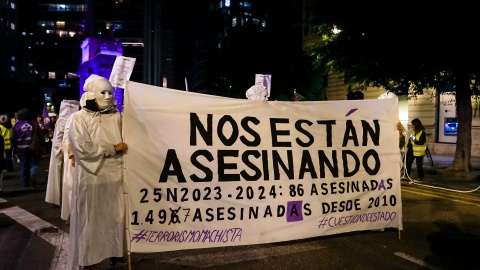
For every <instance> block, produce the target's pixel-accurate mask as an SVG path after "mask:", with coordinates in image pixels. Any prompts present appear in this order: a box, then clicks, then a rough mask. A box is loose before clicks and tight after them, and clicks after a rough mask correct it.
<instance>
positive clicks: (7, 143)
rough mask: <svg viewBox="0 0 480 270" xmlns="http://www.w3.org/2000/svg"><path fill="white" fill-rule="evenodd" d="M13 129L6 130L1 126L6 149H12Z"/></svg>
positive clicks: (0, 131)
mask: <svg viewBox="0 0 480 270" xmlns="http://www.w3.org/2000/svg"><path fill="white" fill-rule="evenodd" d="M12 132H13V128H6V127H4V126H2V125H0V133H1V134H2V137H3V141H4V142H5V149H10V148H12V145H11V144H10V137H12Z"/></svg>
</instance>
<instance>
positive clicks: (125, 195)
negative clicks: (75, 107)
mask: <svg viewBox="0 0 480 270" xmlns="http://www.w3.org/2000/svg"><path fill="white" fill-rule="evenodd" d="M116 89H117V88H116V87H115V93H116V92H117V91H116ZM124 90H125V102H124V104H125V103H127V108H128V105H130V104H128V102H129V101H130V99H129V98H128V94H129V92H128V81H127V82H126V83H125V89H124ZM124 112H125V111H123V113H124ZM125 130H126V129H125V125H124V122H123V121H122V138H123V141H124V142H126V137H125ZM127 151H128V150H127ZM125 154H126V153H124V154H123V156H122V158H123V170H122V173H123V190H124V200H125V201H124V203H125V231H126V232H125V236H126V238H127V239H126V241H127V262H128V270H132V260H131V250H132V246H131V242H130V215H129V214H128V213H129V212H130V211H129V207H130V204H129V202H128V200H129V199H128V189H127V185H126V181H127V179H126V175H127V173H126V172H127V162H126V158H125Z"/></svg>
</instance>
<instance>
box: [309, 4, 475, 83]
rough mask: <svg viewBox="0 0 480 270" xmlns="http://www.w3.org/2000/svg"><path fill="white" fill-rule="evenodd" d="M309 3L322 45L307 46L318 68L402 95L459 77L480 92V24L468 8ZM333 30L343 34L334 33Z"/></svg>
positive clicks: (311, 19) (310, 16) (473, 11)
mask: <svg viewBox="0 0 480 270" xmlns="http://www.w3.org/2000/svg"><path fill="white" fill-rule="evenodd" d="M306 2H307V8H306V10H308V11H309V16H308V19H309V21H308V23H309V24H311V25H313V26H314V27H312V31H313V32H315V33H316V34H317V35H319V36H322V40H323V42H321V43H320V44H308V46H307V51H308V53H309V54H310V55H311V56H312V57H314V58H315V62H314V63H315V65H316V67H317V68H320V69H322V68H328V69H330V70H333V71H341V72H345V74H346V79H347V82H350V83H353V82H356V83H364V84H371V85H373V86H383V87H385V88H386V89H388V90H392V91H397V92H398V91H407V90H408V89H410V90H414V91H421V90H422V89H424V88H427V87H436V88H438V87H441V86H443V85H445V84H447V83H452V84H454V83H455V77H458V74H459V73H467V74H468V75H469V76H470V80H471V81H473V82H474V83H472V84H471V85H470V86H471V90H473V89H477V91H478V89H479V82H480V80H476V81H474V80H475V78H478V76H479V74H480V47H479V46H478V45H480V44H479V43H480V42H479V41H480V31H479V29H480V21H479V20H478V19H477V16H476V11H475V10H474V9H472V8H468V5H465V4H462V5H460V4H459V3H458V4H457V3H451V2H448V3H440V2H436V3H435V4H430V3H422V2H421V1H420V2H419V1H406V2H405V1H402V2H398V3H389V4H388V5H387V4H386V3H385V2H380V1H367V2H365V1H357V2H346V1H330V0H328V1H319V0H310V1H306ZM456 14H458V15H457V16H456ZM460 14H461V15H460ZM334 27H336V28H337V29H339V30H341V32H339V33H337V34H334V33H333V32H332V30H333V29H334ZM454 86H455V84H454ZM457 90H458V89H457ZM463 90H468V89H463ZM463 90H462V91H463Z"/></svg>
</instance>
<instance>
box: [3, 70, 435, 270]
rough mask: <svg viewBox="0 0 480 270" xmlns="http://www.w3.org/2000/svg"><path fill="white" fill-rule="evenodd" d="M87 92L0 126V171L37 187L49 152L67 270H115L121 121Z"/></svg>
mask: <svg viewBox="0 0 480 270" xmlns="http://www.w3.org/2000/svg"><path fill="white" fill-rule="evenodd" d="M84 90H85V93H84V94H83V95H82V97H81V99H80V101H75V100H64V101H62V103H61V106H60V112H59V115H58V118H56V119H51V120H52V121H53V122H54V123H55V125H52V126H51V127H49V126H48V125H46V124H45V123H46V122H45V121H43V120H44V119H43V118H42V116H41V115H37V120H36V121H35V119H33V117H32V115H31V113H30V112H29V111H28V110H27V109H22V110H19V111H18V112H17V113H16V114H15V118H13V119H12V120H11V119H8V118H6V119H3V120H2V119H0V120H2V121H0V131H1V136H2V138H1V140H0V151H1V152H0V153H4V155H0V156H1V157H2V159H0V161H1V162H0V166H2V167H0V168H1V169H2V170H4V171H6V172H7V173H8V172H9V171H13V161H15V159H16V158H17V157H18V159H19V162H20V170H21V181H22V184H23V185H24V186H29V185H32V186H34V187H35V186H36V182H37V181H36V175H37V172H38V164H39V160H40V158H41V157H42V154H43V153H45V151H47V152H50V163H49V175H48V182H47V190H46V197H45V200H46V201H47V202H49V203H52V204H56V205H59V206H61V218H62V219H64V220H65V221H67V222H69V224H70V239H69V240H70V241H69V242H70V244H69V254H68V266H67V269H74V268H76V267H77V266H78V265H80V266H83V267H85V268H88V267H89V266H92V265H95V264H98V263H100V262H101V261H103V260H105V259H107V258H109V259H110V263H111V264H112V265H115V264H116V263H118V262H119V261H125V260H124V258H123V256H124V254H125V253H126V239H125V211H124V205H125V202H124V190H123V188H124V185H123V173H122V168H123V157H122V155H123V154H124V153H125V152H126V151H127V148H128V147H127V144H125V143H124V142H123V138H122V115H121V113H120V112H119V111H118V110H117V109H116V104H115V103H114V98H113V97H112V85H111V84H110V82H109V81H108V80H107V79H105V78H103V77H101V76H97V75H91V76H90V77H89V78H88V79H87V80H86V81H85V84H84ZM249 99H250V97H249ZM256 100H258V99H256ZM412 125H413V127H414V129H413V131H412V135H410V136H409V142H408V144H407V169H408V174H410V169H411V165H412V163H413V160H414V159H416V160H417V168H418V176H419V178H422V177H423V170H422V169H421V161H422V158H423V155H425V150H424V148H425V146H424V145H425V137H426V135H425V128H424V127H423V126H422V124H421V122H420V120H418V119H414V120H413V121H412ZM397 129H398V131H399V141H400V145H399V146H400V148H403V147H405V137H406V136H404V128H403V125H401V123H398V124H397ZM422 150H423V152H422ZM0 189H1V181H0Z"/></svg>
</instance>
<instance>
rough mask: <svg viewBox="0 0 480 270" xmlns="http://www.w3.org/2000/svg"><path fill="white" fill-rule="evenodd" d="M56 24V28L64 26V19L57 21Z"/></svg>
mask: <svg viewBox="0 0 480 270" xmlns="http://www.w3.org/2000/svg"><path fill="white" fill-rule="evenodd" d="M56 25H57V28H65V22H64V21H57V23H56Z"/></svg>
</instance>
